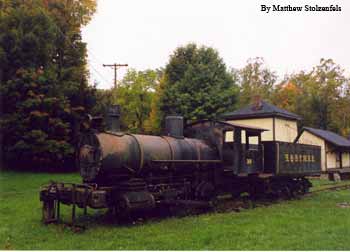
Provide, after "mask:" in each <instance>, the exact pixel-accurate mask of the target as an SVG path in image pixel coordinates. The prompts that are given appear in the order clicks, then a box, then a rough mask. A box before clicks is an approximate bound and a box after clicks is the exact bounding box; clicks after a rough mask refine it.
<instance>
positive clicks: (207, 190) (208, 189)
mask: <svg viewBox="0 0 350 252" xmlns="http://www.w3.org/2000/svg"><path fill="white" fill-rule="evenodd" d="M195 197H196V199H198V200H205V201H212V199H214V198H216V192H215V188H214V186H213V185H212V184H211V183H209V182H205V181H203V182H201V183H199V184H198V185H197V187H196V190H195Z"/></svg>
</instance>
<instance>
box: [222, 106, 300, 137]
mask: <svg viewBox="0 0 350 252" xmlns="http://www.w3.org/2000/svg"><path fill="white" fill-rule="evenodd" d="M223 118H224V120H225V121H227V122H229V123H238V124H243V125H248V126H255V127H256V126H258V127H260V128H264V129H266V130H267V131H264V132H263V133H262V135H261V140H262V141H282V142H289V143H292V142H294V140H295V138H296V137H297V136H298V121H299V120H301V117H300V116H298V115H296V114H294V113H291V112H289V111H287V110H284V109H281V108H278V107H276V106H274V105H272V104H269V103H267V102H265V101H262V100H257V101H256V102H255V103H254V104H251V105H248V106H246V107H244V108H241V109H238V110H236V111H233V112H230V113H225V114H224V115H223ZM242 139H244V138H242Z"/></svg>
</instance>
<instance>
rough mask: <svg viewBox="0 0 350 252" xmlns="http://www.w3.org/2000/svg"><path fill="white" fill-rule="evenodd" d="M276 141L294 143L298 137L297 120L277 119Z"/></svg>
mask: <svg viewBox="0 0 350 252" xmlns="http://www.w3.org/2000/svg"><path fill="white" fill-rule="evenodd" d="M275 129H276V133H275V134H276V141H283V142H288V143H292V142H294V140H295V138H296V137H297V136H298V125H297V121H295V120H286V119H283V118H276V119H275Z"/></svg>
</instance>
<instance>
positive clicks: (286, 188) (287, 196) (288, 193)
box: [282, 185, 293, 200]
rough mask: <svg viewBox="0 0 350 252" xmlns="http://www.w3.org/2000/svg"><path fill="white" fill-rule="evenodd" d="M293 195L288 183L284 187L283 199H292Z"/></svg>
mask: <svg viewBox="0 0 350 252" xmlns="http://www.w3.org/2000/svg"><path fill="white" fill-rule="evenodd" d="M292 196H293V194H292V191H291V189H290V187H289V185H286V186H284V187H283V188H282V197H283V199H287V200H288V199H291V198H292Z"/></svg>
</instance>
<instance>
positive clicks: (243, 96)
mask: <svg viewBox="0 0 350 252" xmlns="http://www.w3.org/2000/svg"><path fill="white" fill-rule="evenodd" d="M234 73H235V75H236V79H237V80H238V83H239V86H240V96H239V105H240V106H246V105H248V104H249V103H250V102H251V100H252V98H253V97H255V96H259V97H261V98H262V99H264V100H270V99H271V93H272V90H273V88H274V84H275V83H276V81H277V75H276V74H275V73H274V72H272V71H271V70H270V69H269V68H268V67H267V66H266V65H265V61H264V59H263V58H260V57H257V58H253V59H249V60H248V61H247V65H246V66H245V67H243V68H242V69H239V70H235V71H234Z"/></svg>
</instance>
